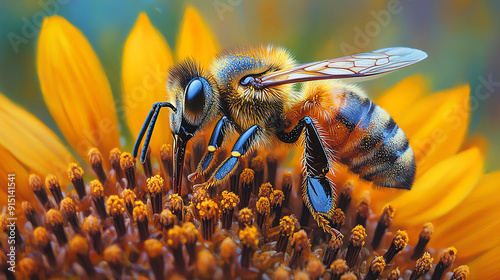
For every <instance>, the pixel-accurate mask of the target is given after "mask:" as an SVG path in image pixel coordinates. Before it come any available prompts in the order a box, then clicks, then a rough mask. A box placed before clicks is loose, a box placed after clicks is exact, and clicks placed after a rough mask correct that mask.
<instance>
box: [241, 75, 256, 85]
mask: <svg viewBox="0 0 500 280" xmlns="http://www.w3.org/2000/svg"><path fill="white" fill-rule="evenodd" d="M253 81H255V78H254V77H252V76H245V77H243V78H241V80H240V85H242V86H245V87H246V86H249V85H251V84H252V82H253Z"/></svg>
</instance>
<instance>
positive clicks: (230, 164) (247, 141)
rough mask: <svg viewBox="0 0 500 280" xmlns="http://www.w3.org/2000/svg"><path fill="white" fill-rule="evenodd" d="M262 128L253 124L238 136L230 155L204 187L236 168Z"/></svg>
mask: <svg viewBox="0 0 500 280" xmlns="http://www.w3.org/2000/svg"><path fill="white" fill-rule="evenodd" d="M262 130H263V128H262V127H260V126H259V125H254V126H252V127H250V128H249V129H248V130H247V131H245V132H244V133H243V134H242V135H241V136H240V138H239V139H238V141H236V144H234V147H233V150H232V151H231V156H229V157H228V158H227V159H226V160H224V162H222V164H221V165H220V166H219V167H218V168H217V169H216V170H215V172H214V174H212V177H210V179H209V180H208V181H207V182H206V183H205V184H204V185H205V187H206V188H209V187H212V186H216V185H217V184H219V183H220V182H221V181H223V180H224V179H226V178H229V175H230V174H231V173H232V172H233V171H234V170H236V167H237V165H238V162H239V161H240V158H241V157H242V156H244V155H245V154H246V153H247V152H248V151H249V150H250V149H251V148H252V146H253V145H254V144H255V140H256V139H257V138H258V137H259V136H260V135H261V133H262Z"/></svg>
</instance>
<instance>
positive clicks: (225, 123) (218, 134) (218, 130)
mask: <svg viewBox="0 0 500 280" xmlns="http://www.w3.org/2000/svg"><path fill="white" fill-rule="evenodd" d="M230 127H231V122H230V121H229V119H228V118H227V117H226V116H223V117H222V118H221V119H220V120H219V122H218V123H217V125H216V126H215V128H214V131H213V132H212V136H211V137H210V141H209V142H208V147H207V152H206V153H205V155H204V156H203V158H202V159H201V161H200V163H199V164H198V167H197V168H196V171H195V172H194V173H192V174H190V175H189V176H188V180H189V181H191V182H194V181H195V180H196V179H197V178H199V177H200V176H203V175H205V174H206V173H207V171H208V170H210V168H211V167H212V165H213V164H215V161H214V160H213V159H214V156H215V153H216V151H217V150H219V148H220V147H221V145H222V142H223V141H224V137H225V135H226V133H227V132H228V130H229V129H230Z"/></svg>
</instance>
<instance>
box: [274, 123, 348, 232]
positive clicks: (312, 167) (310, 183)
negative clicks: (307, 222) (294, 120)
mask: <svg viewBox="0 0 500 280" xmlns="http://www.w3.org/2000/svg"><path fill="white" fill-rule="evenodd" d="M304 128H305V129H304ZM302 131H305V143H304V146H305V147H304V148H305V150H304V161H303V164H304V165H305V175H306V176H305V178H304V182H303V185H302V198H303V199H304V203H305V205H306V206H307V208H308V209H309V211H310V212H311V214H312V216H313V217H314V220H315V221H316V222H317V223H318V225H319V226H320V227H321V228H323V230H324V231H325V232H327V233H330V234H332V235H333V236H334V237H335V238H336V237H338V236H339V235H340V232H339V231H338V230H336V229H334V228H333V227H332V226H331V220H332V217H333V211H334V210H335V206H334V203H335V199H336V197H335V192H334V188H333V183H332V182H330V180H329V179H328V178H327V177H326V174H327V173H328V171H329V169H330V166H329V163H328V161H329V160H328V156H327V153H326V151H325V148H324V146H323V143H322V142H321V139H320V136H319V134H318V131H317V129H316V127H315V126H314V123H313V121H312V119H311V118H310V117H304V118H303V119H301V120H300V121H299V123H298V124H297V125H296V126H295V127H294V128H293V129H292V130H291V131H290V132H288V133H285V132H283V131H281V132H277V137H278V138H279V139H280V140H281V141H283V142H286V143H293V142H296V141H297V140H298V139H299V137H300V135H301V134H302Z"/></svg>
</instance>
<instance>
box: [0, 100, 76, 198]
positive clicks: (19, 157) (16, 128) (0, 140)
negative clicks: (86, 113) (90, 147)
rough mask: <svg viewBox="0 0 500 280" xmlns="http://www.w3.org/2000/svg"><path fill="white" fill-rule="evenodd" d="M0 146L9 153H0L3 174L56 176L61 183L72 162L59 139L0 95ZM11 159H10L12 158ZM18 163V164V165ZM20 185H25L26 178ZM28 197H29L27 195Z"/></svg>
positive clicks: (28, 114) (39, 122)
mask: <svg viewBox="0 0 500 280" xmlns="http://www.w3.org/2000/svg"><path fill="white" fill-rule="evenodd" d="M0 127H1V128H2V137H0V146H1V147H3V149H5V150H7V151H8V152H5V153H4V152H0V154H1V155H2V161H4V163H3V164H4V165H3V167H5V168H2V169H3V170H6V171H7V172H9V171H8V168H9V167H10V169H12V170H10V171H16V170H19V172H20V175H21V174H24V172H25V171H26V170H25V169H24V167H22V166H21V164H22V165H24V166H26V167H27V169H28V171H30V172H34V173H38V174H39V175H40V176H42V177H43V176H45V175H47V174H49V173H50V174H55V175H56V176H57V177H58V178H59V179H60V180H61V181H62V179H64V178H67V175H66V168H67V165H68V164H69V163H70V162H73V161H75V159H74V158H73V156H72V155H71V153H70V152H69V151H68V150H67V149H66V147H65V146H64V145H63V143H61V141H60V140H59V138H58V137H57V136H56V135H55V134H54V132H52V131H51V130H50V129H49V128H48V127H47V126H45V124H43V123H42V122H41V121H39V120H38V119H37V118H36V117H35V116H33V115H32V114H30V113H29V112H27V111H25V110H24V109H22V108H21V107H19V106H18V105H16V104H14V103H13V102H11V101H10V100H9V99H8V98H7V97H5V96H4V95H2V94H0ZM10 155H12V158H11V156H10ZM17 162H19V163H17ZM21 179H22V178H21V176H20V181H19V184H23V185H27V182H28V177H27V176H26V178H25V180H24V179H22V180H23V181H21ZM27 197H29V195H27Z"/></svg>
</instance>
